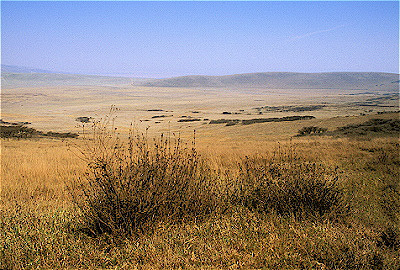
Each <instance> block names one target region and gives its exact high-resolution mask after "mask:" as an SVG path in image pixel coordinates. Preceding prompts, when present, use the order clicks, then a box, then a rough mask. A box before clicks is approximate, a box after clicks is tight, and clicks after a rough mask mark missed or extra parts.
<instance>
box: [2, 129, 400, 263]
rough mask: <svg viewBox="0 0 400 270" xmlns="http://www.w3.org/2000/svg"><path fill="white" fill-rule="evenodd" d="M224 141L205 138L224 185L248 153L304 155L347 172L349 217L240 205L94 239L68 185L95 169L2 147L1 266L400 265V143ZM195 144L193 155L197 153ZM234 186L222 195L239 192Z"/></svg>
mask: <svg viewBox="0 0 400 270" xmlns="http://www.w3.org/2000/svg"><path fill="white" fill-rule="evenodd" d="M229 128H230V127H229ZM189 137H190V136H189ZM224 138H225V139H224V141H222V139H223V137H218V136H217V138H215V140H214V141H216V142H219V141H221V142H222V143H220V144H218V145H214V146H213V147H211V146H210V144H208V140H209V138H208V137H206V136H204V137H201V136H200V138H199V139H198V140H197V149H198V154H200V156H201V157H202V158H204V159H205V162H207V163H208V164H209V168H210V170H211V171H212V172H213V173H214V174H216V175H219V178H218V179H215V183H214V185H217V186H221V184H222V183H227V181H230V182H228V183H231V184H233V182H234V181H233V180H234V179H235V178H234V177H232V176H234V175H240V166H239V163H240V162H241V160H242V159H243V158H244V155H250V156H253V157H254V155H255V154H262V155H263V156H264V158H265V159H267V160H269V161H271V160H273V158H274V154H275V153H277V151H279V149H281V150H282V149H295V150H294V151H295V153H296V155H297V156H299V157H301V160H302V162H303V161H304V162H306V163H307V162H308V163H310V164H311V163H313V162H316V163H318V164H320V165H321V166H322V167H323V168H328V169H333V170H334V169H335V168H337V169H336V176H338V181H337V187H338V188H340V189H341V190H342V191H343V199H344V200H345V201H346V202H347V203H348V204H349V205H350V213H349V215H348V216H347V217H345V218H343V219H340V220H336V221H331V220H330V219H325V218H323V219H308V218H300V219H299V218H295V217H294V216H291V215H279V213H276V211H275V212H274V211H272V212H268V213H265V212H264V211H261V212H258V211H252V210H251V209H249V208H247V207H245V206H241V205H232V206H231V208H230V209H229V210H228V211H225V212H223V213H222V212H218V211H216V212H213V214H212V215H209V216H208V217H207V218H203V219H200V220H194V219H184V220H182V221H181V222H173V221H172V222H171V221H169V220H168V218H163V219H157V220H154V222H153V229H152V230H142V232H141V233H138V234H136V235H135V236H131V237H123V238H119V237H117V238H115V237H110V235H108V236H105V235H99V236H98V237H95V238H93V237H91V236H89V235H87V233H85V232H82V230H80V229H81V228H82V225H81V224H82V223H81V220H82V217H83V216H82V215H83V214H84V213H85V212H84V211H81V210H79V208H76V207H75V206H74V204H73V203H72V198H71V197H70V196H69V195H68V194H69V193H68V191H67V184H66V183H71V182H70V181H71V179H72V180H74V179H78V178H82V179H85V177H86V176H85V172H87V169H88V167H87V162H85V161H84V160H82V159H80V158H79V155H76V153H74V152H73V151H70V150H69V149H71V147H70V146H68V145H67V144H66V143H65V142H62V141H60V140H50V139H42V140H24V141H16V140H1V144H2V145H1V150H2V153H1V164H2V168H1V170H2V171H1V176H2V181H1V185H2V186H1V187H2V190H1V214H0V243H1V244H0V268H1V269H67V268H68V269H69V268H119V269H135V268H138V269H168V268H189V269H229V268H231V269H238V268H242V269H258V268H265V269H398V268H399V266H400V261H399V258H400V253H399V252H400V251H399V249H398V241H399V214H398V213H399V212H400V211H398V209H399V205H400V204H399V203H400V198H399V195H398V194H399V182H398V179H399V176H400V175H399V164H400V163H399V155H398V153H399V147H400V146H399V141H398V138H395V137H385V138H372V139H366V140H362V141H360V140H356V139H347V138H328V137H321V138H296V139H293V140H292V141H286V140H282V141H281V143H280V144H277V143H276V142H273V141H265V140H252V139H251V138H252V137H249V138H248V140H246V139H245V138H243V137H241V138H240V142H236V141H235V140H234V138H232V139H229V137H224ZM186 141H187V140H186ZM158 143H160V141H159V142H158ZM74 144H78V145H81V146H82V145H83V144H81V141H80V140H76V141H74ZM190 146H191V145H190V144H189V149H188V150H189V152H183V153H186V154H191V152H190V151H191V150H190V149H191V147H190ZM72 149H75V148H72ZM288 152H289V151H286V150H285V151H284V150H282V153H288ZM97 153H98V152H97ZM189 160H190V159H189ZM153 161H156V159H154V160H150V164H151V162H153ZM268 164H269V163H268ZM117 165H118V163H117ZM165 168H169V167H168V166H167V167H165ZM328 169H327V170H325V169H324V170H325V171H326V173H327V174H328V176H329V170H328ZM214 170H215V171H214ZM324 170H322V171H324ZM284 172H285V170H284ZM318 172H320V171H318ZM311 175H313V174H311ZM323 175H325V174H323ZM230 187H232V186H229V185H227V188H226V189H223V188H221V189H220V191H221V190H222V191H224V192H226V193H229V192H228V191H229V188H230ZM232 190H234V189H232Z"/></svg>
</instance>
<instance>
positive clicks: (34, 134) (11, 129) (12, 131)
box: [0, 123, 79, 139]
mask: <svg viewBox="0 0 400 270" xmlns="http://www.w3.org/2000/svg"><path fill="white" fill-rule="evenodd" d="M78 136H79V135H78V134H76V133H71V132H66V133H60V132H53V131H49V132H43V131H39V130H37V129H34V128H30V127H27V126H24V125H19V124H15V123H11V125H5V124H2V125H1V126H0V137H1V138H17V139H27V138H43V137H51V138H77V137H78Z"/></svg>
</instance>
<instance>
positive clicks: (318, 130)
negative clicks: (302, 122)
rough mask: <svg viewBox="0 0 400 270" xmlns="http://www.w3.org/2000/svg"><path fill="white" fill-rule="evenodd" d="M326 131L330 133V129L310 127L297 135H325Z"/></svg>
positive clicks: (304, 128) (302, 129)
mask: <svg viewBox="0 0 400 270" xmlns="http://www.w3.org/2000/svg"><path fill="white" fill-rule="evenodd" d="M326 131H328V129H326V128H320V127H314V126H310V127H303V128H301V129H300V130H299V131H298V132H297V134H298V136H303V135H310V134H321V133H325V132H326Z"/></svg>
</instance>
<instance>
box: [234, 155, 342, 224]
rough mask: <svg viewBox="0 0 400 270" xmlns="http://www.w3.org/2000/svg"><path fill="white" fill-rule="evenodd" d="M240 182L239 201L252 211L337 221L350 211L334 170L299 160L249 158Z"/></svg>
mask: <svg viewBox="0 0 400 270" xmlns="http://www.w3.org/2000/svg"><path fill="white" fill-rule="evenodd" d="M289 153H290V152H289ZM239 178H240V179H239V183H240V185H241V186H240V189H239V190H238V191H237V192H236V193H237V194H239V197H238V198H236V201H239V202H240V203H242V204H244V205H245V206H247V207H249V208H250V209H252V210H256V211H261V212H276V213H278V214H280V215H289V216H294V217H296V218H302V217H317V218H321V217H322V218H334V219H336V218H338V217H340V216H343V215H346V214H347V213H348V210H349V209H348V208H349V207H348V206H347V204H346V202H345V201H344V199H343V191H342V190H341V189H340V188H339V186H338V175H337V173H336V172H335V170H331V169H329V168H327V167H326V166H323V165H322V164H318V163H316V162H308V161H305V160H302V159H300V158H298V157H296V156H291V155H280V156H278V157H274V158H265V157H246V158H245V159H244V160H243V161H242V163H241V172H240V177H239Z"/></svg>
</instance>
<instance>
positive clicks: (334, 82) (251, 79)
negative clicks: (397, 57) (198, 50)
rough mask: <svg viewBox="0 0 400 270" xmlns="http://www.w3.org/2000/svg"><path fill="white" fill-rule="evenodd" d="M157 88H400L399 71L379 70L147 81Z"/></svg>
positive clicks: (256, 74)
mask: <svg viewBox="0 0 400 270" xmlns="http://www.w3.org/2000/svg"><path fill="white" fill-rule="evenodd" d="M143 85H145V86H153V87H198V88H203V87H210V88H214V87H217V88H219V87H220V88H262V89H365V90H368V89H380V90H396V89H397V90H398V89H399V74H395V73H379V72H330V73H292V72H265V73H246V74H236V75H226V76H182V77H174V78H169V79H158V80H153V81H149V82H145V83H143Z"/></svg>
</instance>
